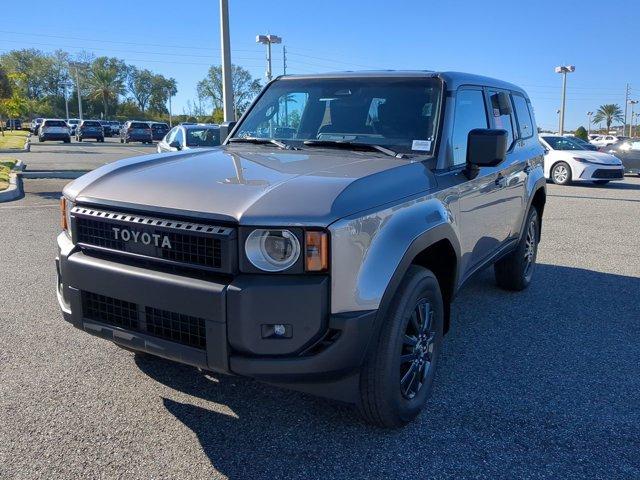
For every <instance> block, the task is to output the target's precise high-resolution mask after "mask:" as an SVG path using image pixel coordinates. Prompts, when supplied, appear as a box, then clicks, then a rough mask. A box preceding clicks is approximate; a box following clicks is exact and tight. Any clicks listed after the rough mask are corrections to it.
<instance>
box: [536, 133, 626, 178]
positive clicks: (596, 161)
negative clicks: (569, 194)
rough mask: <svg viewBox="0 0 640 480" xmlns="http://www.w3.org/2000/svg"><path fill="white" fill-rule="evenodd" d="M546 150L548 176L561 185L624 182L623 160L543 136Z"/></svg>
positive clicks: (545, 172)
mask: <svg viewBox="0 0 640 480" xmlns="http://www.w3.org/2000/svg"><path fill="white" fill-rule="evenodd" d="M540 142H541V143H542V145H543V146H544V147H545V155H544V175H545V177H546V178H548V179H550V180H551V181H553V183H556V184H558V185H567V184H569V183H572V182H593V183H595V184H598V185H604V184H606V183H609V181H610V180H620V179H622V178H624V169H623V167H622V162H621V161H620V159H619V158H616V157H614V156H613V155H610V154H608V153H603V152H594V151H589V150H585V149H584V148H583V147H582V146H581V145H579V144H578V143H576V142H575V141H574V140H573V139H572V138H566V137H560V136H557V135H541V136H540Z"/></svg>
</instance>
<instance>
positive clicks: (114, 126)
mask: <svg viewBox="0 0 640 480" xmlns="http://www.w3.org/2000/svg"><path fill="white" fill-rule="evenodd" d="M109 125H110V126H111V135H112V136H114V135H118V136H119V135H120V129H121V128H122V125H121V124H120V122H119V121H117V120H110V121H109Z"/></svg>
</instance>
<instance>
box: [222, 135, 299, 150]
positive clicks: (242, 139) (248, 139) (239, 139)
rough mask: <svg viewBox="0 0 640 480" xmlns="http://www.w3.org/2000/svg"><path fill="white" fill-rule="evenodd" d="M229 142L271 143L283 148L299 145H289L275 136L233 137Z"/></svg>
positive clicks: (291, 148)
mask: <svg viewBox="0 0 640 480" xmlns="http://www.w3.org/2000/svg"><path fill="white" fill-rule="evenodd" d="M229 143H255V144H258V145H260V144H267V143H270V144H272V145H275V146H276V147H278V148H281V149H282V150H297V147H294V146H293V145H287V144H286V143H284V142H281V141H280V140H276V139H275V138H257V137H233V138H230V139H229Z"/></svg>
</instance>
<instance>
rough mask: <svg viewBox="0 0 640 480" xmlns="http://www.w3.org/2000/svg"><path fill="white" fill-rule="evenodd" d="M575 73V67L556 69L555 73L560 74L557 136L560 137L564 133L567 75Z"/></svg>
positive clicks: (567, 66) (568, 66)
mask: <svg viewBox="0 0 640 480" xmlns="http://www.w3.org/2000/svg"><path fill="white" fill-rule="evenodd" d="M575 71H576V67H575V66H573V65H566V66H560V67H556V73H561V74H562V107H561V108H560V128H559V131H558V134H559V135H560V136H562V134H563V133H564V111H565V106H566V100H567V73H572V72H575Z"/></svg>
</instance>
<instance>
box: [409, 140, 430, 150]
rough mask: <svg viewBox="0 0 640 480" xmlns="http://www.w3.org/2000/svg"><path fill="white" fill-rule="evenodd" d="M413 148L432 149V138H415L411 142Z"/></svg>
mask: <svg viewBox="0 0 640 480" xmlns="http://www.w3.org/2000/svg"><path fill="white" fill-rule="evenodd" d="M411 150H417V151H420V152H428V151H430V150H431V140H414V141H413V143H412V144H411Z"/></svg>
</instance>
